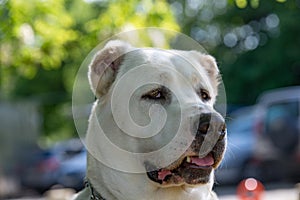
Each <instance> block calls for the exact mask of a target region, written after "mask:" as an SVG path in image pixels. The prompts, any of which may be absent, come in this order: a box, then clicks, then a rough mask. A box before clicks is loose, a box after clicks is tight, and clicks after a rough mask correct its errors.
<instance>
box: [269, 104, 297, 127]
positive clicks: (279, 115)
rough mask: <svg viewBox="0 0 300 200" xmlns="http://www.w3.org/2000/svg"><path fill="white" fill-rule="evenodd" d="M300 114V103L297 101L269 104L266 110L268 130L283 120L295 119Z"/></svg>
mask: <svg viewBox="0 0 300 200" xmlns="http://www.w3.org/2000/svg"><path fill="white" fill-rule="evenodd" d="M298 115H299V104H298V102H297V101H290V102H281V103H274V104H271V105H270V106H268V108H267V112H266V123H265V124H266V131H267V132H268V131H270V129H272V127H274V126H276V125H279V124H278V123H281V122H282V120H288V119H291V120H295V119H297V118H298Z"/></svg>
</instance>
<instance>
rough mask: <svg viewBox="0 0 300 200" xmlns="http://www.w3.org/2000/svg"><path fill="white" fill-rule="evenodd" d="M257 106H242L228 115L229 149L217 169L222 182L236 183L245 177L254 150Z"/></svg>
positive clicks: (218, 180)
mask: <svg viewBox="0 0 300 200" xmlns="http://www.w3.org/2000/svg"><path fill="white" fill-rule="evenodd" d="M255 113H256V112H255V107H254V106H249V107H244V108H240V109H238V110H236V111H234V112H233V113H231V114H230V115H229V117H227V118H228V119H229V120H228V122H227V133H228V139H227V141H228V142H227V150H226V152H225V156H224V159H223V161H222V163H221V166H220V167H219V168H218V170H217V171H216V180H217V182H218V183H220V184H234V183H238V182H239V181H240V180H242V179H243V178H245V176H246V174H245V169H246V166H247V164H248V162H249V159H250V158H251V157H252V154H253V152H254V145H255V144H254V143H255V135H254V119H255Z"/></svg>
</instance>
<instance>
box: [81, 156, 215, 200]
mask: <svg viewBox="0 0 300 200" xmlns="http://www.w3.org/2000/svg"><path fill="white" fill-rule="evenodd" d="M87 178H88V180H89V186H88V188H87V189H88V191H89V199H90V200H97V198H98V199H99V200H103V199H105V200H121V199H124V197H127V199H128V198H129V197H130V199H139V200H142V199H147V200H148V199H164V200H171V199H172V200H174V199H178V200H179V199H185V200H192V199H193V200H195V199H197V200H204V199H205V200H215V199H217V198H216V196H215V194H214V193H213V192H212V181H211V182H210V183H207V184H205V185H201V186H199V187H195V188H191V187H184V186H180V187H171V188H161V187H159V186H156V185H155V184H152V183H150V181H149V180H148V178H147V176H146V175H143V174H128V173H124V172H119V171H116V170H114V169H111V168H108V167H106V166H104V165H103V164H102V163H100V162H99V161H97V160H96V159H94V158H93V157H92V156H90V155H89V156H88V170H87ZM92 196H94V197H97V198H94V199H93V198H91V197H92Z"/></svg>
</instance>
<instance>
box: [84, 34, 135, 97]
mask: <svg viewBox="0 0 300 200" xmlns="http://www.w3.org/2000/svg"><path fill="white" fill-rule="evenodd" d="M131 49H132V47H131V46H130V45H129V44H128V43H126V42H123V41H120V40H113V41H110V42H108V43H107V44H106V45H105V46H104V48H103V49H101V50H100V51H99V52H97V53H96V55H95V56H94V58H93V60H92V62H91V64H90V66H89V72H88V77H89V82H90V85H91V89H92V91H93V92H94V94H95V95H96V97H98V98H99V97H101V96H103V95H105V94H106V93H107V91H108V89H109V88H110V85H111V84H112V83H113V81H114V80H115V77H116V74H117V71H118V70H119V67H120V65H121V64H122V61H123V59H124V54H126V53H127V52H129V51H130V50H131Z"/></svg>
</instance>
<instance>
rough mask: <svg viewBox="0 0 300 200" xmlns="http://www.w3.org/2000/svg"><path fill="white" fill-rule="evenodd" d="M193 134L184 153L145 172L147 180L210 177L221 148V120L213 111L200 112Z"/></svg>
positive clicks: (202, 181)
mask: <svg viewBox="0 0 300 200" xmlns="http://www.w3.org/2000/svg"><path fill="white" fill-rule="evenodd" d="M193 133H194V140H193V142H192V143H191V145H190V147H189V148H188V149H187V150H186V152H185V153H184V154H183V155H182V156H181V157H180V158H179V159H178V160H176V161H175V162H173V163H172V164H171V165H169V166H167V167H165V168H162V169H158V170H155V171H150V172H147V175H148V177H149V178H150V180H152V181H154V182H156V183H159V184H161V185H164V186H168V185H182V184H188V185H196V184H205V183H207V182H208V181H209V180H210V174H211V172H212V170H213V169H216V168H217V167H218V166H219V164H220V162H221V160H222V158H223V154H224V151H225V147H226V124H225V120H224V118H223V117H222V116H221V115H220V114H219V113H217V112H210V113H202V114H200V116H199V118H198V120H197V122H196V124H195V125H194V128H193ZM146 167H147V166H146Z"/></svg>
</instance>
